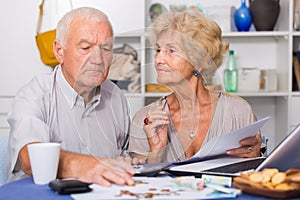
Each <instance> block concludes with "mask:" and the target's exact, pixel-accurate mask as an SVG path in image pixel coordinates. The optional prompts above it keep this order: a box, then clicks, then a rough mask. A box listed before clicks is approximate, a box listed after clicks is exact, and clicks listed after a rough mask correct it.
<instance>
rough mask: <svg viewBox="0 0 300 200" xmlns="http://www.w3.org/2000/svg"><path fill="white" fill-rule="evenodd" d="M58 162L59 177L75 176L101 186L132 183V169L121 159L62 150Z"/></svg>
mask: <svg viewBox="0 0 300 200" xmlns="http://www.w3.org/2000/svg"><path fill="white" fill-rule="evenodd" d="M61 154H62V156H61V159H60V164H59V173H58V175H59V177H60V178H68V177H76V178H79V179H80V180H82V181H84V182H89V183H96V184H99V185H102V186H107V187H108V186H110V185H111V183H115V184H117V185H126V184H127V185H131V184H133V183H134V182H133V179H132V176H133V174H134V169H133V167H132V166H131V164H130V163H129V162H128V161H125V160H122V159H108V158H97V157H93V156H87V155H81V154H74V153H71V152H65V151H63V152H62V153H61Z"/></svg>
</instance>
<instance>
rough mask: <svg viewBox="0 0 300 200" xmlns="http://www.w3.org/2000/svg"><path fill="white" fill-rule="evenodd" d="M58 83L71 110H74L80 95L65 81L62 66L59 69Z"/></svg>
mask: <svg viewBox="0 0 300 200" xmlns="http://www.w3.org/2000/svg"><path fill="white" fill-rule="evenodd" d="M57 82H58V85H59V86H60V88H61V90H62V93H63V95H64V96H65V98H66V100H67V102H68V104H69V106H70V108H73V107H74V105H75V103H76V101H77V98H78V96H79V95H78V93H77V92H76V91H75V90H74V89H73V88H72V87H71V86H70V84H69V83H68V82H67V80H66V79H65V77H64V75H63V73H62V71H61V66H59V68H58V69H57Z"/></svg>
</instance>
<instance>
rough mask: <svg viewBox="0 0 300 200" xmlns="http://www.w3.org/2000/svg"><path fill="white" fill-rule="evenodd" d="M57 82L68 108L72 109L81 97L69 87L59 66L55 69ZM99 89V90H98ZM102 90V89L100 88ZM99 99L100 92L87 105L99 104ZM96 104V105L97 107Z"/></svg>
mask: <svg viewBox="0 0 300 200" xmlns="http://www.w3.org/2000/svg"><path fill="white" fill-rule="evenodd" d="M57 82H58V84H59V86H60V88H61V90H62V92H63V95H64V96H65V98H66V100H67V102H68V104H69V106H70V108H73V107H74V105H75V104H76V102H77V101H78V99H82V97H81V96H80V95H79V94H78V93H77V92H76V91H75V90H74V89H73V88H72V87H71V86H70V84H69V83H68V82H67V80H66V79H65V77H64V75H63V73H62V70H61V66H59V68H58V69H57ZM99 89H100V88H99ZM101 89H102V88H101ZM100 99H101V91H99V92H98V93H97V94H96V95H95V96H94V97H93V98H92V99H91V101H90V102H89V103H88V104H92V103H93V102H96V101H97V102H98V103H99V102H100ZM98 103H97V105H98Z"/></svg>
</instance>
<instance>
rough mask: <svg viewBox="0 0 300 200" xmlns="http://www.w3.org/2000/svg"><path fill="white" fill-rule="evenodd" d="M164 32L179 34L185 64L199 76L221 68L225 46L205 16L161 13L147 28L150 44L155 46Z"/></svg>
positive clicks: (217, 28) (216, 27) (213, 22)
mask: <svg viewBox="0 0 300 200" xmlns="http://www.w3.org/2000/svg"><path fill="white" fill-rule="evenodd" d="M166 31H171V32H173V31H174V32H176V33H179V34H180V37H181V40H182V44H183V49H184V50H185V52H186V54H187V56H188V59H189V62H190V63H191V64H192V65H193V66H194V67H195V68H196V69H197V70H199V71H200V72H201V74H202V76H205V77H211V76H213V75H214V73H215V72H216V70H217V68H219V67H220V66H221V65H222V62H223V58H224V55H225V53H227V51H228V48H229V44H228V43H225V42H223V41H222V30H221V28H220V27H219V26H218V24H217V23H216V22H215V21H213V20H212V19H210V18H209V17H207V16H205V15H204V14H202V13H200V12H187V11H184V12H167V13H163V14H161V15H160V16H158V17H157V18H155V20H154V21H153V23H152V24H151V25H150V27H149V30H148V36H149V40H150V42H151V43H152V44H153V45H155V43H156V41H157V39H158V37H159V35H160V34H161V33H163V32H166Z"/></svg>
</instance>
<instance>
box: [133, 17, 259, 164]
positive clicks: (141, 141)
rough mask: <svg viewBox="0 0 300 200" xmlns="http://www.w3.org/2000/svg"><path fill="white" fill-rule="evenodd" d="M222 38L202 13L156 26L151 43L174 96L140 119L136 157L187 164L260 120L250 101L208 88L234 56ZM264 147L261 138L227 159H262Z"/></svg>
mask: <svg viewBox="0 0 300 200" xmlns="http://www.w3.org/2000/svg"><path fill="white" fill-rule="evenodd" d="M221 35H222V32H221V29H220V27H219V26H218V25H217V24H216V23H215V22H214V21H213V20H211V19H209V18H208V17H206V16H205V15H203V14H201V13H198V12H194V13H189V12H169V13H165V14H162V15H160V16H159V17H158V18H156V20H155V21H154V22H153V24H152V26H151V27H150V30H149V38H150V41H151V43H152V44H153V45H155V48H156V55H155V69H156V71H157V82H158V83H160V84H162V85H165V86H167V87H169V88H171V89H172V91H173V92H172V93H171V94H169V95H168V96H166V97H163V98H161V99H159V100H158V101H156V102H154V103H152V104H150V105H148V106H146V107H144V108H142V109H141V110H139V111H138V112H137V113H136V114H135V116H134V118H133V121H132V124H131V130H130V142H129V148H128V150H129V152H130V154H131V156H132V157H134V158H138V159H145V160H146V161H147V162H148V163H153V162H164V161H168V162H174V161H183V160H185V159H187V158H190V157H192V156H193V155H194V154H195V153H197V152H198V151H199V149H201V146H203V145H204V144H205V143H207V142H208V141H209V140H210V139H211V138H213V137H215V136H217V135H219V134H223V133H227V132H230V131H232V130H237V129H240V128H242V127H245V126H247V125H249V124H251V123H252V122H254V121H255V120H256V119H255V115H254V113H253V111H252V109H251V106H250V105H249V104H248V103H247V102H246V101H245V100H244V99H242V98H240V97H237V96H234V95H231V94H226V93H224V92H220V91H211V90H208V89H207V87H206V83H207V80H209V79H210V78H211V77H212V76H213V75H214V73H215V72H216V70H217V69H218V67H219V66H220V65H221V64H222V61H223V55H224V54H225V53H226V52H227V51H228V44H226V43H223V42H222V39H221ZM261 141H262V140H261V137H260V134H259V133H257V135H256V136H254V137H249V138H245V139H243V140H241V141H240V145H241V146H240V147H239V148H235V149H229V150H228V151H227V154H229V155H235V156H240V157H256V156H259V155H260V146H261Z"/></svg>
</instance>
